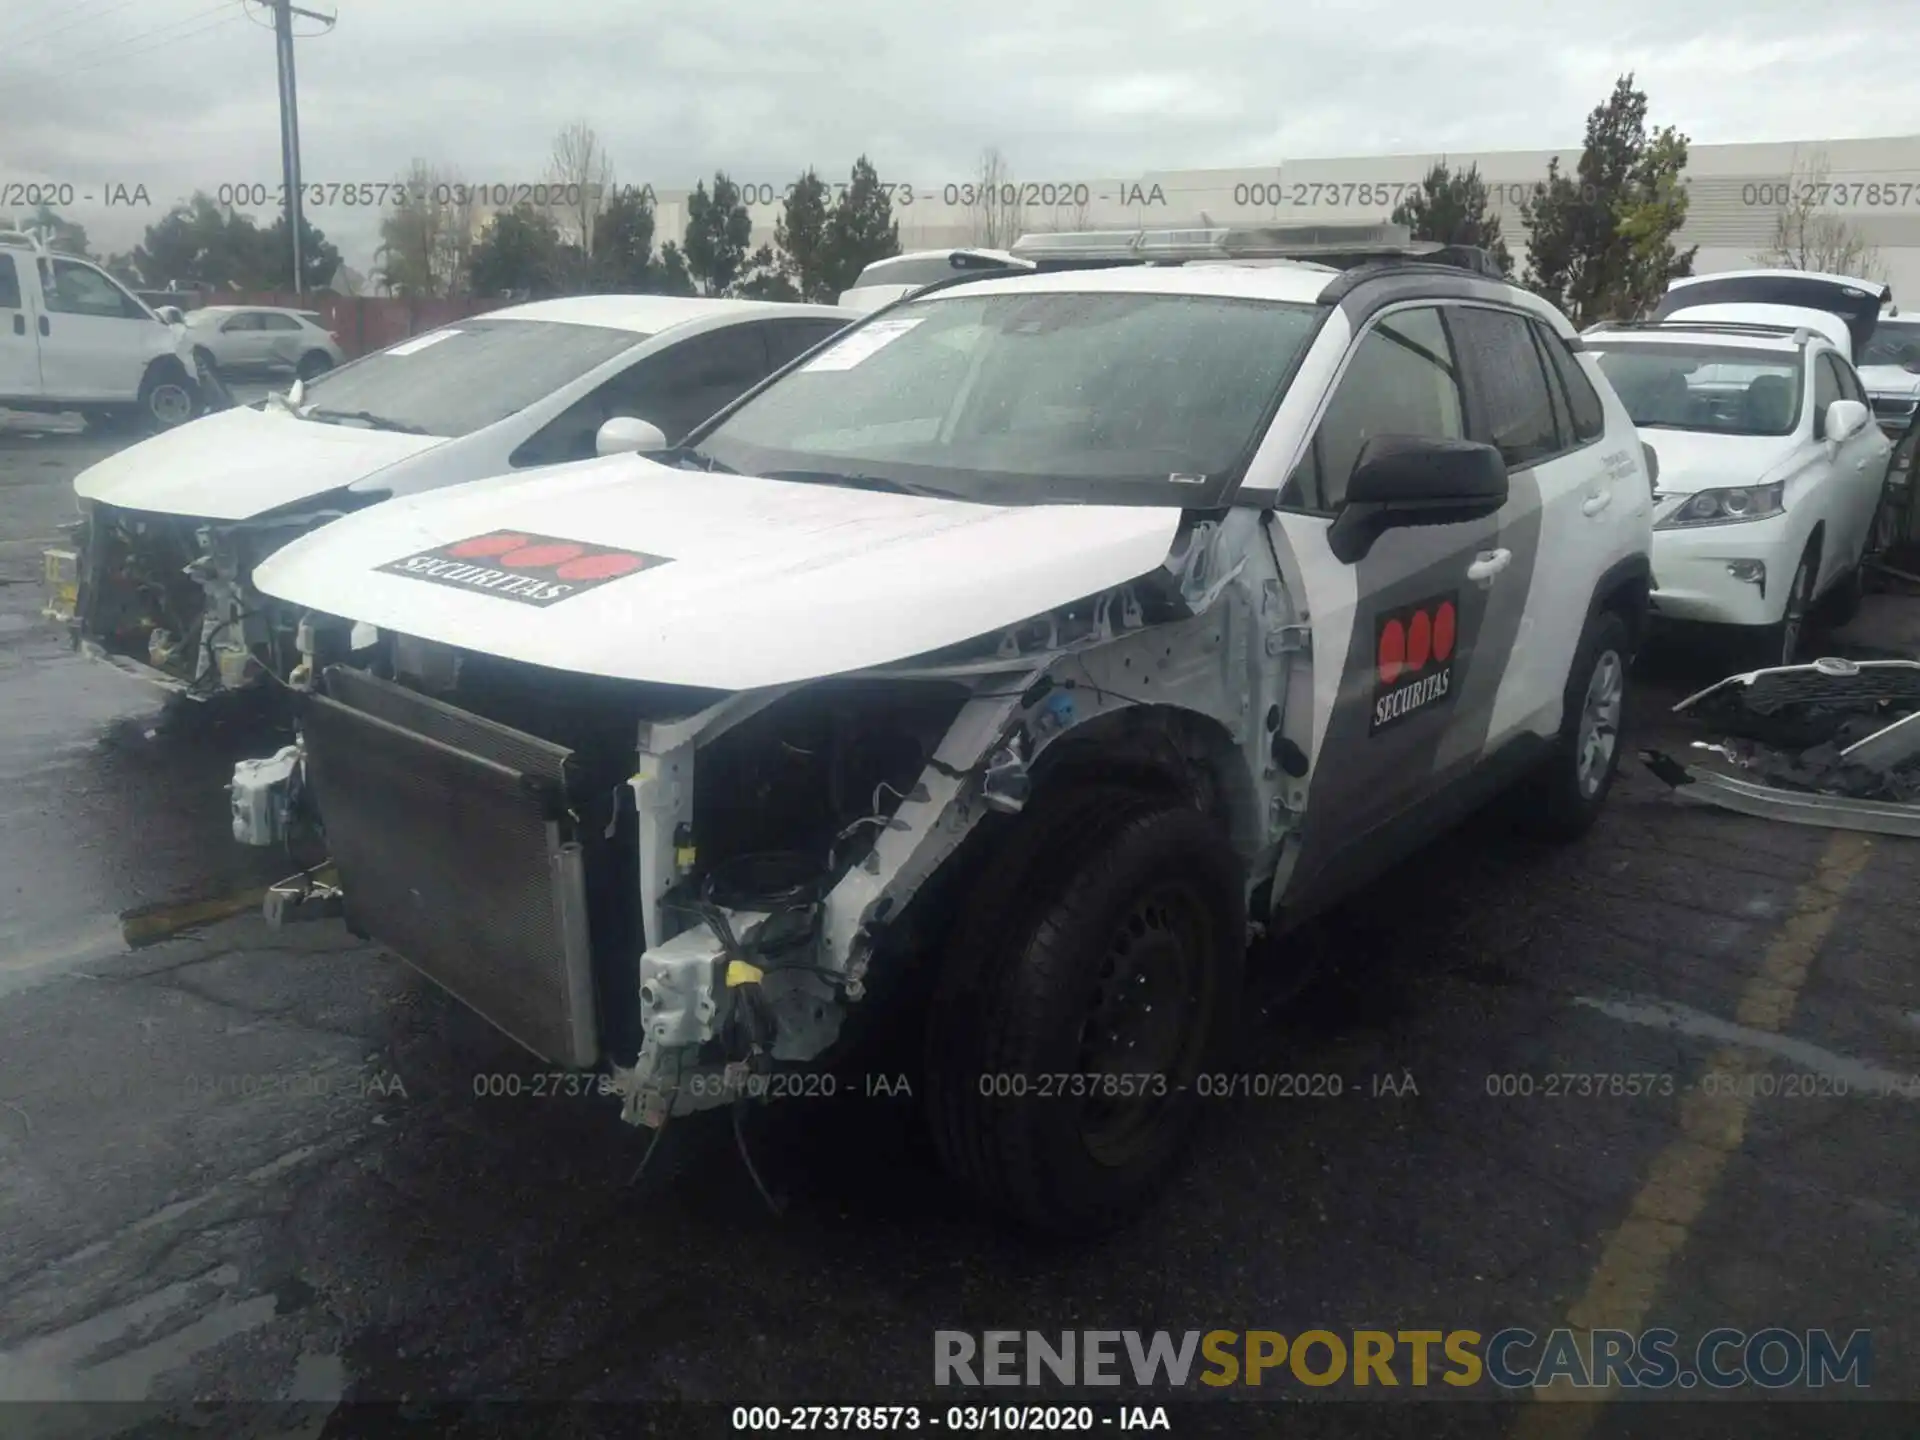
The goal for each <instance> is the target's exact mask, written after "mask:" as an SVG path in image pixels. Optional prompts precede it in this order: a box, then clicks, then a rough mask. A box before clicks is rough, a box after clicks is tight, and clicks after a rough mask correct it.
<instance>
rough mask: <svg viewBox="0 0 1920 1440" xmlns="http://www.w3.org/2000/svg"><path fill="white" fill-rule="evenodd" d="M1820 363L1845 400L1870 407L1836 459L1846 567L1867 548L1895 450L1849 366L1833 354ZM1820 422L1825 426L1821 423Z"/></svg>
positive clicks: (1827, 353) (1842, 555) (1841, 558)
mask: <svg viewBox="0 0 1920 1440" xmlns="http://www.w3.org/2000/svg"><path fill="white" fill-rule="evenodd" d="M1820 358H1821V360H1823V361H1824V362H1825V363H1826V364H1828V365H1830V366H1832V367H1833V378H1834V383H1835V384H1836V385H1837V386H1838V388H1839V391H1840V398H1841V399H1842V400H1857V401H1859V402H1860V403H1861V404H1862V405H1865V406H1866V407H1867V415H1868V420H1867V423H1866V424H1865V425H1863V426H1861V427H1860V429H1858V430H1857V431H1855V432H1854V433H1853V434H1852V435H1849V436H1848V437H1847V438H1846V440H1845V441H1843V442H1842V443H1841V445H1840V448H1839V453H1838V454H1836V455H1835V456H1834V463H1835V467H1836V469H1837V470H1838V472H1839V479H1840V483H1841V485H1842V487H1843V489H1844V491H1845V493H1846V508H1847V520H1848V523H1847V547H1846V549H1845V550H1844V551H1842V552H1840V553H1839V554H1838V555H1837V556H1836V559H1837V560H1838V561H1839V562H1840V563H1841V564H1842V565H1845V566H1852V565H1854V564H1856V563H1858V561H1859V558H1860V553H1861V551H1862V550H1864V549H1865V548H1866V544H1867V534H1868V531H1869V530H1871V529H1872V526H1873V516H1874V512H1875V511H1876V510H1877V509H1878V508H1879V506H1880V492H1881V490H1882V489H1883V488H1884V487H1885V485H1886V483H1887V462H1888V460H1889V459H1890V458H1891V456H1892V453H1893V447H1892V445H1891V444H1889V443H1888V441H1887V437H1886V436H1885V435H1884V434H1882V433H1881V430H1880V427H1879V426H1878V425H1876V424H1874V422H1873V419H1872V415H1873V405H1872V402H1870V401H1869V400H1868V399H1867V389H1866V386H1864V385H1862V384H1861V383H1860V377H1859V375H1858V374H1856V373H1855V371H1854V368H1853V366H1851V365H1849V364H1848V363H1847V362H1846V361H1845V360H1843V359H1841V358H1840V356H1838V355H1836V354H1835V353H1834V352H1833V351H1831V350H1828V351H1825V352H1823V353H1822V354H1821V357H1820ZM1821 423H1824V421H1822V422H1821Z"/></svg>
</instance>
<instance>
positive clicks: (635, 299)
mask: <svg viewBox="0 0 1920 1440" xmlns="http://www.w3.org/2000/svg"><path fill="white" fill-rule="evenodd" d="M789 314H790V315H802V316H816V315H817V316H820V317H823V318H826V319H834V318H836V317H838V318H842V319H846V320H852V319H854V318H856V312H854V311H851V310H841V309H839V308H838V307H836V306H832V305H803V304H798V303H786V302H782V301H775V300H709V299H705V298H703V297H699V296H691V295H568V296H564V297H562V298H561V299H558V300H534V301H531V302H530V303H528V304H525V305H509V306H507V307H505V308H504V309H501V310H488V311H486V312H484V314H482V315H476V316H474V317H472V318H474V319H476V320H479V319H486V320H544V321H547V322H548V323H550V324H555V325H602V326H605V327H607V328H608V329H612V330H632V331H633V332H635V333H636V334H639V335H657V334H659V333H660V332H661V331H662V330H671V329H672V328H673V327H674V326H676V325H690V324H692V323H693V322H695V321H697V320H713V319H718V318H720V317H722V316H729V317H736V318H740V319H745V318H747V317H749V316H774V315H789Z"/></svg>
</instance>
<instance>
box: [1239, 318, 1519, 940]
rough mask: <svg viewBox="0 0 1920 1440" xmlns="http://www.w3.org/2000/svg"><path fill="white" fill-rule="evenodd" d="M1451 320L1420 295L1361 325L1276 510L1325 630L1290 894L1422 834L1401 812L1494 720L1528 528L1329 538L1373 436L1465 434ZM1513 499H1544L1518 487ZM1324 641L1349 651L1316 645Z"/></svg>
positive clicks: (1438, 781)
mask: <svg viewBox="0 0 1920 1440" xmlns="http://www.w3.org/2000/svg"><path fill="white" fill-rule="evenodd" d="M1443 313H1444V312H1443V307H1442V306H1441V305H1440V304H1438V303H1435V302H1432V301H1416V302H1410V303H1408V304H1405V305H1401V306H1398V307H1394V308H1390V309H1387V310H1384V311H1382V312H1380V313H1379V314H1377V315H1375V316H1373V317H1372V318H1371V319H1370V320H1369V321H1368V322H1367V324H1366V326H1365V328H1364V329H1363V330H1362V331H1361V333H1360V334H1359V336H1358V337H1357V339H1356V340H1355V342H1354V343H1353V344H1352V345H1350V346H1349V347H1348V352H1347V355H1346V357H1345V360H1344V361H1343V363H1342V365H1341V368H1340V370H1339V372H1338V374H1337V376H1336V378H1335V380H1334V382H1333V384H1332V386H1331V387H1330V389H1329V391H1328V395H1327V398H1326V400H1325V402H1324V404H1323V405H1322V407H1321V412H1320V415H1319V417H1318V419H1317V421H1316V422H1315V424H1314V427H1313V430H1312V438H1311V440H1310V441H1309V443H1308V445H1307V448H1306V451H1305V453H1304V454H1303V455H1302V457H1301V459H1300V461H1299V462H1298V464H1297V465H1296V467H1295V470H1294V472H1293V474H1292V475H1291V476H1290V477H1289V478H1288V481H1287V483H1286V485H1285V486H1284V487H1283V488H1282V490H1281V492H1280V497H1279V504H1278V507H1277V508H1276V510H1275V511H1274V512H1273V513H1272V515H1271V516H1270V519H1269V523H1270V525H1272V526H1273V527H1275V528H1276V529H1277V530H1278V532H1279V534H1278V535H1277V536H1276V537H1275V540H1276V548H1277V549H1281V550H1287V551H1291V552H1292V559H1293V561H1294V562H1295V565H1294V566H1286V565H1284V564H1283V567H1282V568H1283V573H1286V572H1291V571H1292V570H1293V569H1294V568H1296V567H1297V570H1298V573H1299V581H1300V583H1301V584H1302V585H1303V586H1304V588H1305V591H1306V605H1305V607H1304V608H1305V609H1306V610H1307V611H1308V612H1309V613H1310V614H1311V616H1312V631H1313V634H1314V636H1315V637H1316V646H1315V651H1314V654H1313V657H1312V667H1313V681H1314V683H1313V686H1312V691H1313V700H1312V705H1313V711H1314V713H1313V720H1312V731H1313V735H1314V736H1315V737H1316V743H1315V744H1313V745H1312V747H1311V752H1310V753H1311V759H1310V762H1309V764H1310V768H1309V771H1308V774H1307V777H1306V801H1305V812H1304V814H1303V816H1302V818H1301V821H1300V823H1299V825H1298V827H1297V829H1296V832H1295V833H1296V837H1297V838H1296V839H1295V840H1293V841H1291V842H1290V844H1289V853H1288V855H1287V856H1286V857H1285V858H1284V859H1283V866H1284V870H1283V877H1284V878H1283V881H1282V887H1283V893H1282V895H1281V897H1280V900H1281V903H1282V904H1283V905H1294V904H1296V903H1298V902H1301V901H1303V900H1307V899H1309V898H1313V899H1317V898H1319V897H1320V896H1321V895H1323V894H1324V893H1326V892H1328V891H1337V890H1340V889H1344V888H1345V886H1346V884H1348V883H1350V881H1351V880H1352V879H1353V878H1354V877H1355V876H1356V875H1363V874H1367V873H1372V872H1373V871H1376V870H1377V869H1379V868H1380V867H1381V866H1383V865H1385V864H1387V863H1390V861H1391V859H1392V858H1393V857H1394V856H1395V855H1397V854H1399V853H1401V852H1403V851H1404V849H1405V848H1407V846H1408V845H1410V844H1412V843H1416V841H1415V839H1414V830H1415V829H1416V828H1417V827H1414V826H1408V825H1402V824H1400V823H1398V822H1401V821H1403V820H1407V819H1409V818H1410V817H1414V816H1416V814H1417V812H1418V811H1419V810H1420V809H1421V808H1422V807H1423V806H1425V805H1427V804H1428V803H1429V802H1431V801H1433V800H1435V799H1436V798H1437V797H1438V794H1439V792H1440V791H1442V790H1444V789H1445V788H1446V787H1447V786H1448V784H1449V782H1450V781H1451V780H1453V779H1455V778H1457V777H1459V776H1460V775H1462V774H1463V773H1464V772H1465V771H1466V770H1468V769H1470V768H1471V766H1472V763H1473V760H1474V758H1475V755H1476V754H1477V749H1476V748H1475V747H1472V746H1465V745H1463V744H1462V742H1461V738H1460V737H1461V735H1462V733H1463V732H1464V731H1466V730H1468V729H1471V728H1475V727H1478V728H1480V729H1482V730H1484V728H1485V725H1486V722H1487V719H1488V716H1489V715H1490V713H1491V708H1492V705H1493V700H1494V696H1495V694H1496V692H1497V690H1498V686H1499V680H1500V671H1501V668H1502V666H1503V665H1504V663H1505V658H1506V652H1507V651H1508V650H1509V649H1510V648H1511V645H1512V638H1513V631H1514V629H1515V627H1516V625H1517V622H1518V618H1519V614H1518V612H1519V608H1520V602H1521V601H1523V600H1524V596H1525V592H1526V587H1527V585H1528V584H1529V583H1530V582H1531V578H1532V577H1531V571H1532V560H1533V553H1532V538H1531V534H1529V535H1528V536H1527V537H1525V538H1522V537H1521V536H1519V535H1518V534H1513V533H1510V530H1511V528H1512V527H1511V526H1510V525H1509V523H1508V517H1507V516H1506V514H1505V513H1504V512H1503V514H1501V515H1497V516H1491V517H1488V518H1487V519H1485V520H1480V521H1473V522H1467V523H1462V524H1454V525H1436V526H1424V527H1409V528H1400V529H1393V530H1389V531H1387V532H1386V533H1385V534H1384V535H1382V536H1381V537H1380V538H1379V540H1378V541H1377V542H1376V543H1375V544H1374V546H1373V548H1372V549H1371V550H1370V551H1369V552H1368V553H1367V554H1366V555H1365V556H1363V557H1362V558H1361V559H1360V560H1358V561H1357V562H1355V563H1353V564H1348V563H1346V562H1343V561H1341V560H1340V559H1338V558H1337V557H1336V556H1335V555H1334V553H1333V550H1332V548H1331V546H1330V543H1329V537H1328V531H1329V530H1330V528H1331V526H1332V521H1333V517H1334V514H1335V511H1336V510H1337V508H1338V506H1339V505H1340V503H1341V501H1342V500H1343V498H1344V496H1345V493H1346V484H1347V481H1348V479H1349V478H1350V476H1351V475H1352V472H1353V467H1354V462H1355V460H1356V459H1357V457H1358V455H1359V453H1360V450H1361V447H1362V446H1363V445H1364V444H1365V443H1366V442H1367V440H1369V439H1371V438H1373V437H1375V436H1384V435H1405V436H1424V437H1432V438H1437V439H1451V440H1461V439H1466V438H1468V437H1469V433H1470V429H1471V428H1472V421H1471V418H1470V415H1469V410H1468V397H1467V392H1466V390H1465V388H1464V386H1463V383H1462V376H1461V368H1460V363H1459V359H1458V355H1457V350H1456V347H1455V343H1454V339H1453V336H1452V335H1451V333H1450V330H1449V326H1448V324H1447V322H1446V320H1445V319H1444V318H1443ZM1543 391H1544V387H1543ZM1542 398H1543V399H1544V394H1543V397H1542ZM1519 488H1521V489H1522V490H1523V491H1525V490H1526V489H1527V487H1526V486H1525V484H1524V482H1523V483H1522V485H1521V486H1520V487H1519ZM1519 508H1520V509H1521V510H1523V511H1524V510H1528V509H1532V508H1537V501H1532V502H1529V501H1528V500H1526V499H1525V498H1523V499H1522V501H1521V503H1520V506H1519ZM1514 595H1517V596H1518V597H1519V600H1510V599H1509V597H1510V596H1514ZM1322 637H1326V638H1329V639H1333V640H1336V641H1339V640H1344V644H1343V645H1341V646H1340V648H1339V649H1336V650H1334V651H1333V653H1321V652H1320V650H1319V648H1318V644H1319V642H1320V640H1321V638H1322Z"/></svg>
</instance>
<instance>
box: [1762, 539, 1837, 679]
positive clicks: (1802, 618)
mask: <svg viewBox="0 0 1920 1440" xmlns="http://www.w3.org/2000/svg"><path fill="white" fill-rule="evenodd" d="M1819 564H1820V551H1819V546H1818V542H1816V541H1813V540H1809V541H1808V542H1807V548H1806V549H1805V550H1802V551H1801V552H1800V563H1799V564H1798V565H1797V566H1795V567H1794V571H1793V579H1792V580H1790V581H1788V582H1787V604H1786V609H1785V610H1784V611H1783V612H1782V613H1781V616H1780V618H1779V619H1778V620H1776V621H1775V622H1774V623H1773V624H1771V625H1762V626H1757V627H1754V629H1753V630H1752V632H1751V633H1750V634H1749V635H1748V636H1747V638H1746V640H1745V642H1744V649H1745V651H1746V654H1745V657H1744V663H1745V665H1746V667H1747V668H1748V669H1752V670H1772V669H1777V668H1779V667H1781V666H1784V665H1793V664H1797V663H1798V662H1799V656H1800V646H1801V643H1802V642H1803V641H1804V640H1805V638H1806V628H1807V617H1808V616H1809V615H1811V614H1812V613H1813V586H1814V582H1815V581H1816V580H1817V579H1818V578H1819V573H1818V572H1819Z"/></svg>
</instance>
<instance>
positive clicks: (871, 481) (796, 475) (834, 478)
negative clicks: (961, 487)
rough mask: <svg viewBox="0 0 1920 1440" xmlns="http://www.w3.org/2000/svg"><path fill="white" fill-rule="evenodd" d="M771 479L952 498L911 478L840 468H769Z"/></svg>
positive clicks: (895, 493)
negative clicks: (845, 471) (847, 471)
mask: <svg viewBox="0 0 1920 1440" xmlns="http://www.w3.org/2000/svg"><path fill="white" fill-rule="evenodd" d="M766 478H767V479H769V480H797V481H799V482H801V483H802V484H805V485H839V486H843V487H844V488H846V489H848V490H882V491H885V492H886V493H887V494H889V495H930V496H933V497H935V498H937V499H942V500H951V499H952V498H953V496H952V495H951V494H950V493H949V492H947V491H945V490H936V489H934V488H933V487H932V486H931V485H915V484H914V483H913V482H912V481H910V480H892V479H889V478H888V477H886V476H885V475H843V474H841V473H840V472H839V471H838V470H769V471H767V475H766Z"/></svg>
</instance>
